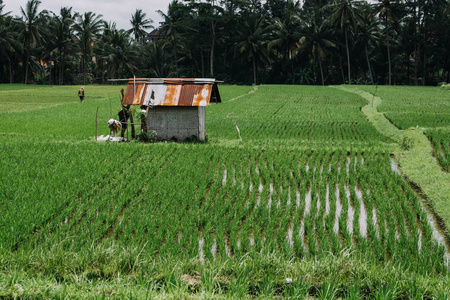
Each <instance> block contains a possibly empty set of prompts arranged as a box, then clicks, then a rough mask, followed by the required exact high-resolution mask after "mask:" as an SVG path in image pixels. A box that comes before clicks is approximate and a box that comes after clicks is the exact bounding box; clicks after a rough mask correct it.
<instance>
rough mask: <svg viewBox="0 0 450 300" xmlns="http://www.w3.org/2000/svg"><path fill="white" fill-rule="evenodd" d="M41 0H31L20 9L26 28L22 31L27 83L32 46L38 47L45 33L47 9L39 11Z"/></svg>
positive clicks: (26, 81)
mask: <svg viewBox="0 0 450 300" xmlns="http://www.w3.org/2000/svg"><path fill="white" fill-rule="evenodd" d="M40 4H41V1H39V0H29V1H28V2H27V4H26V6H25V9H23V7H20V11H21V13H22V17H23V25H24V30H23V32H22V35H23V42H24V48H25V56H26V58H25V84H27V83H28V69H29V64H30V52H31V50H32V48H36V47H37V46H38V45H39V44H40V42H41V39H42V35H43V33H44V26H43V23H44V16H45V15H46V14H47V11H45V10H43V11H41V12H38V8H39V5H40Z"/></svg>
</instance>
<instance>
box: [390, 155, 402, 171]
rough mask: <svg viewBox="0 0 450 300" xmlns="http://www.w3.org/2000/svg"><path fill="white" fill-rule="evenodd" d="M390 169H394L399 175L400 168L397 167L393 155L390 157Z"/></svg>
mask: <svg viewBox="0 0 450 300" xmlns="http://www.w3.org/2000/svg"><path fill="white" fill-rule="evenodd" d="M391 170H392V171H394V172H395V173H396V174H398V175H401V174H400V170H399V168H398V164H397V162H396V161H395V159H394V158H393V157H391Z"/></svg>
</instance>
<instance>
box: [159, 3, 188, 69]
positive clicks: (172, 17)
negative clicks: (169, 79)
mask: <svg viewBox="0 0 450 300" xmlns="http://www.w3.org/2000/svg"><path fill="white" fill-rule="evenodd" d="M186 8H187V7H186V6H185V5H183V4H182V3H179V2H178V0H173V1H172V2H171V3H170V4H169V7H168V10H167V14H165V13H164V12H162V11H161V10H158V13H159V15H160V16H161V17H162V18H164V21H163V22H162V23H161V24H162V25H161V27H160V30H161V33H162V34H163V35H164V36H165V37H166V38H168V39H170V40H171V41H172V51H173V56H174V60H175V75H176V77H178V57H177V47H178V40H179V37H178V36H179V32H180V30H182V28H184V27H185V26H184V24H183V21H184V20H185V16H186V11H185V9H186Z"/></svg>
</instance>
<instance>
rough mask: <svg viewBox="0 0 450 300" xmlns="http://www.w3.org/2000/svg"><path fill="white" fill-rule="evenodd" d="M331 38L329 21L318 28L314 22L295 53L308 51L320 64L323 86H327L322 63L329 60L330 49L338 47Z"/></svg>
mask: <svg viewBox="0 0 450 300" xmlns="http://www.w3.org/2000/svg"><path fill="white" fill-rule="evenodd" d="M331 36H332V33H331V32H330V27H329V24H328V22H327V21H324V22H322V24H321V25H320V26H317V24H316V22H315V21H313V22H312V24H311V26H310V27H308V28H307V29H306V33H305V35H303V36H302V37H301V38H300V40H299V44H300V47H299V48H297V49H296V50H295V52H294V53H295V54H296V53H297V52H298V51H300V50H305V49H307V50H308V51H309V52H310V53H311V55H312V57H313V59H314V60H317V61H318V62H319V67H320V76H321V79H322V85H325V79H324V76H323V67H322V62H323V61H325V59H326V58H327V54H328V48H331V47H336V44H335V43H333V42H332V41H331Z"/></svg>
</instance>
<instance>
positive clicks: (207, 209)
mask: <svg viewBox="0 0 450 300" xmlns="http://www.w3.org/2000/svg"><path fill="white" fill-rule="evenodd" d="M78 88H79V87H75V86H62V87H56V86H32V85H0V118H1V119H2V120H3V126H2V128H1V129H0V153H1V154H2V155H1V160H0V162H1V164H0V211H1V212H2V217H1V218H0V299H11V298H20V299H56V298H58V299H60V298H68V299H86V298H87V299H98V298H101V299H103V298H115V299H157V298H161V299H215V298H219V299H222V298H224V299H247V298H258V299H259V298H262V299H272V298H290V299H315V298H318V299H449V297H450V280H449V270H450V262H449V260H450V254H449V249H450V248H449V246H450V236H449V231H448V230H447V228H448V226H450V222H449V220H448V219H447V218H446V216H447V215H448V213H449V211H448V210H450V203H448V205H447V208H448V210H446V209H445V208H442V207H445V205H441V204H440V205H435V204H436V203H441V202H439V201H443V200H442V199H445V196H447V195H444V196H443V197H440V196H439V192H438V193H436V194H427V192H426V189H425V190H424V189H422V187H421V186H420V185H418V184H417V183H416V182H414V181H413V180H412V179H411V178H410V177H409V176H408V175H409V173H407V172H408V169H407V168H406V169H405V170H403V168H402V164H400V163H399V159H401V158H402V157H408V154H409V153H410V151H414V149H416V148H414V143H412V144H411V146H410V144H408V145H407V146H408V147H409V146H410V147H409V148H408V147H405V145H404V144H405V143H406V142H408V140H402V141H401V142H398V141H395V140H393V139H392V138H390V137H389V136H388V135H386V134H384V132H383V129H382V128H379V127H377V126H376V125H374V122H373V121H372V119H371V117H370V116H366V115H365V114H364V113H363V110H362V108H363V107H364V106H366V105H370V104H371V103H369V102H368V101H367V100H366V99H365V98H363V97H361V96H359V95H357V94H354V93H350V92H346V91H344V90H340V89H336V88H333V87H317V86H294V85H292V86H284V85H261V86H253V87H252V86H230V85H220V86H219V91H220V93H221V97H222V103H219V104H211V105H210V106H209V107H207V108H206V134H207V137H208V141H207V142H205V143H169V142H159V143H139V142H135V141H132V142H129V143H113V142H96V141H95V134H96V131H95V128H96V122H95V120H96V111H97V107H98V119H99V120H101V121H100V122H98V124H97V125H98V132H97V134H98V135H106V134H109V130H108V128H107V126H106V121H104V120H108V119H109V118H111V117H113V118H116V119H117V118H118V117H117V112H118V111H119V110H120V98H119V95H120V93H119V92H120V89H121V88H124V86H120V85H108V86H87V87H85V94H86V98H85V101H83V103H80V102H79V100H78V97H77V90H78ZM352 88H354V89H359V90H361V91H366V92H369V93H374V94H376V96H377V97H380V98H381V99H382V101H383V102H382V104H381V105H380V106H378V108H377V109H378V111H379V112H381V113H383V115H384V117H385V118H386V119H387V120H389V122H390V123H391V124H392V125H394V126H396V127H397V128H398V130H406V129H408V128H410V127H414V128H416V126H420V127H421V128H424V129H423V130H424V132H425V134H426V136H427V138H428V139H427V141H429V143H430V145H431V147H432V149H433V152H432V153H431V152H430V153H425V155H428V156H429V157H433V158H434V159H433V160H432V162H433V163H435V164H437V165H438V166H439V170H440V171H439V170H438V172H442V173H443V174H444V175H442V176H444V177H439V178H444V180H443V181H442V183H441V185H443V186H446V184H447V185H448V186H447V188H450V181H448V182H447V181H446V178H448V175H449V174H448V172H449V169H448V164H449V157H450V155H449V141H450V119H449V116H450V102H449V99H450V91H446V90H441V89H438V88H431V87H423V88H422V87H420V88H419V87H377V89H376V90H375V88H374V87H372V86H370V87H369V86H357V87H352ZM427 95H432V97H431V98H432V99H431V100H430V99H429V98H427ZM427 99H429V100H427ZM135 113H136V115H137V113H138V112H137V109H136V111H135ZM233 117H234V120H235V122H236V125H237V126H238V127H239V130H240V135H241V137H242V141H240V139H239V136H238V133H237V131H236V127H235V124H234V123H233V120H232V118H233ZM417 168H418V169H419V170H420V168H421V166H420V165H418V166H417ZM423 176H424V177H426V176H430V174H428V173H426V172H424V174H423ZM445 176H447V177H445ZM437 180H441V179H437ZM443 193H445V189H444V192H443ZM436 195H437V196H436ZM444 204H445V203H444ZM287 279H290V280H291V282H290V283H288V281H289V280H288V281H287Z"/></svg>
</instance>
